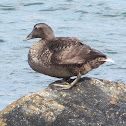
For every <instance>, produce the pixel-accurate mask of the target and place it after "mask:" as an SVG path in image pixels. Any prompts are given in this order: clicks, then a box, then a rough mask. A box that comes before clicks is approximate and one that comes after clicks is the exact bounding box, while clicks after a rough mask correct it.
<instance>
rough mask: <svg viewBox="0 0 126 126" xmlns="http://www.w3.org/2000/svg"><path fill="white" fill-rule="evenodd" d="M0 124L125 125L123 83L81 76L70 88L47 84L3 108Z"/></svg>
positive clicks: (125, 94) (17, 125)
mask: <svg viewBox="0 0 126 126" xmlns="http://www.w3.org/2000/svg"><path fill="white" fill-rule="evenodd" d="M0 126H126V85H125V84H123V83H120V82H112V81H108V80H99V79H95V78H94V79H93V78H92V79H91V78H82V79H81V80H80V81H79V82H78V83H77V84H76V86H75V87H73V88H72V89H70V90H63V91H61V90H54V89H52V88H51V86H49V87H48V88H46V89H43V90H40V91H38V92H35V93H33V94H30V95H27V96H24V97H22V98H20V99H19V100H17V101H15V102H13V103H12V104H10V105H9V106H7V107H6V108H5V109H4V110H2V111H1V112H0Z"/></svg>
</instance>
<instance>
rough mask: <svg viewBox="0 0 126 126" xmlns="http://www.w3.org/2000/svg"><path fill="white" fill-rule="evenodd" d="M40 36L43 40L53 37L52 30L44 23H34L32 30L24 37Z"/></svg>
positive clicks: (27, 38)
mask: <svg viewBox="0 0 126 126" xmlns="http://www.w3.org/2000/svg"><path fill="white" fill-rule="evenodd" d="M33 38H42V39H43V40H52V39H54V38H55V36H54V33H53V30H52V29H51V28H50V27H49V26H48V25H47V24H44V23H39V24H36V25H35V26H34V28H33V30H32V32H31V33H30V34H29V35H28V36H27V37H26V38H25V39H24V40H29V39H33Z"/></svg>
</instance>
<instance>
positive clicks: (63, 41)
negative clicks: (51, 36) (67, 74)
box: [50, 37, 105, 64]
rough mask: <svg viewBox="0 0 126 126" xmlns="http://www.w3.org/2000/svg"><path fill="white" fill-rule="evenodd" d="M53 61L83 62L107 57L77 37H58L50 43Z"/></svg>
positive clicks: (59, 62) (63, 62) (56, 62)
mask: <svg viewBox="0 0 126 126" xmlns="http://www.w3.org/2000/svg"><path fill="white" fill-rule="evenodd" d="M50 50H51V51H52V56H51V62H53V63H55V64H82V63H84V62H86V61H88V60H90V59H93V58H97V57H105V55H104V54H103V53H101V52H99V51H98V50H95V49H92V48H91V47H90V46H88V45H86V44H83V43H81V42H80V41H79V40H78V39H77V38H68V37H64V38H57V40H55V41H54V42H52V44H51V45H50Z"/></svg>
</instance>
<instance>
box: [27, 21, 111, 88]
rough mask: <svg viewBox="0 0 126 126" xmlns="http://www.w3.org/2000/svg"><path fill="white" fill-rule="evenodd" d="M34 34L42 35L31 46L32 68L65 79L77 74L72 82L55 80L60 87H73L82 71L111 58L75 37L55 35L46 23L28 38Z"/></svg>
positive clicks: (36, 27) (30, 62) (34, 36)
mask: <svg viewBox="0 0 126 126" xmlns="http://www.w3.org/2000/svg"><path fill="white" fill-rule="evenodd" d="M33 38H42V39H41V40H40V41H38V42H35V43H34V44H33V45H32V46H31V47H30V50H29V54H28V63H29V65H30V67H31V68H32V69H33V70H35V71H37V72H39V73H42V74H45V75H49V76H52V77H57V78H63V79H64V80H68V79H69V78H70V77H72V76H77V78H76V79H75V80H74V81H73V82H72V83H70V84H68V83H67V82H65V81H64V84H53V85H54V86H55V87H58V88H60V89H70V88H71V87H73V86H74V85H75V83H76V82H77V81H78V80H79V79H80V78H81V75H84V74H86V73H88V72H89V71H91V70H92V69H95V68H97V67H99V66H100V65H101V64H103V63H104V62H106V61H112V60H111V59H108V58H107V57H106V55H105V54H103V53H101V52H100V51H98V50H95V49H93V48H91V47H90V46H88V45H86V44H84V43H81V42H80V41H79V40H78V39H77V38H75V37H55V36H54V33H53V30H52V29H51V28H50V27H49V26H48V25H47V24H44V23H39V24H36V25H35V26H34V28H33V31H32V32H31V33H30V34H29V35H28V36H27V37H26V39H25V40H29V39H33Z"/></svg>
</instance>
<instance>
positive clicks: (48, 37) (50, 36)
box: [42, 31, 55, 42]
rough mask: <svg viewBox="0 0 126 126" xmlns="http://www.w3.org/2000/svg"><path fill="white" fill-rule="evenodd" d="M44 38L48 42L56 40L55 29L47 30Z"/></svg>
mask: <svg viewBox="0 0 126 126" xmlns="http://www.w3.org/2000/svg"><path fill="white" fill-rule="evenodd" d="M42 39H43V40H44V41H47V42H49V41H51V40H54V39H55V36H54V33H53V31H51V32H45V33H44V35H43V37H42Z"/></svg>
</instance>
